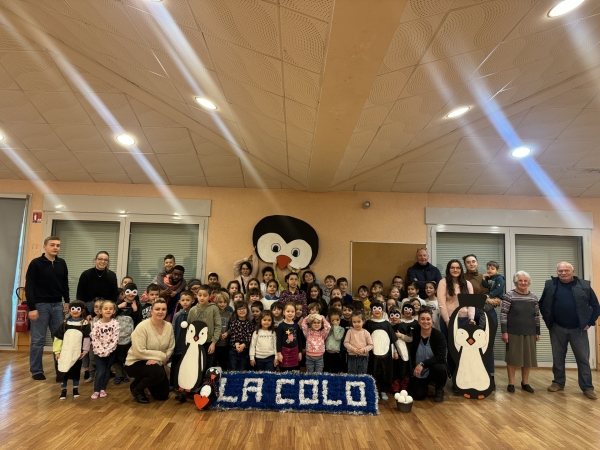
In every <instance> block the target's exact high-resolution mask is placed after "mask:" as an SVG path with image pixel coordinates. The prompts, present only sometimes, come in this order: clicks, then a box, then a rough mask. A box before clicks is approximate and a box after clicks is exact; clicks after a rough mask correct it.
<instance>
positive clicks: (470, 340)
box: [467, 338, 475, 345]
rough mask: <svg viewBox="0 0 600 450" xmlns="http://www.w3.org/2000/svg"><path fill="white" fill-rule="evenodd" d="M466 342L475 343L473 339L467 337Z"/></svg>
mask: <svg viewBox="0 0 600 450" xmlns="http://www.w3.org/2000/svg"><path fill="white" fill-rule="evenodd" d="M467 342H468V343H469V345H473V344H474V343H475V339H473V338H469V339H467Z"/></svg>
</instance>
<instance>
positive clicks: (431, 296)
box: [425, 281, 440, 330]
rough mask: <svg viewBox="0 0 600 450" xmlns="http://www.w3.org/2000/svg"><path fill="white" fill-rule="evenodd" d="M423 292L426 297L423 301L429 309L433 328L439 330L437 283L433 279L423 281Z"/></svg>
mask: <svg viewBox="0 0 600 450" xmlns="http://www.w3.org/2000/svg"><path fill="white" fill-rule="evenodd" d="M425 293H426V294H427V299H426V300H425V303H426V305H427V307H428V308H429V310H430V311H431V319H432V321H433V328H435V329H436V330H440V307H439V305H438V299H437V296H436V294H437V283H436V282H435V281H428V282H427V283H425Z"/></svg>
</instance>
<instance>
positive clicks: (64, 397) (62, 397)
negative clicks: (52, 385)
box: [58, 389, 67, 400]
mask: <svg viewBox="0 0 600 450" xmlns="http://www.w3.org/2000/svg"><path fill="white" fill-rule="evenodd" d="M66 398H67V390H66V389H63V390H62V391H60V397H58V399H59V400H65V399H66Z"/></svg>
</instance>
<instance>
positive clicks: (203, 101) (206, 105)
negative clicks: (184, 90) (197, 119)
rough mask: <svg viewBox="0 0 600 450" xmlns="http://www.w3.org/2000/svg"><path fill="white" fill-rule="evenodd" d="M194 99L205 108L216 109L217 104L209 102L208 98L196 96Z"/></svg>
mask: <svg viewBox="0 0 600 450" xmlns="http://www.w3.org/2000/svg"><path fill="white" fill-rule="evenodd" d="M196 101H197V102H198V103H200V106H202V107H204V108H206V109H213V110H214V109H217V105H215V104H214V103H213V102H211V101H210V100H206V99H205V98H202V97H196Z"/></svg>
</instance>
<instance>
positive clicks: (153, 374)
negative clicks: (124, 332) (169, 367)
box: [125, 299, 175, 403]
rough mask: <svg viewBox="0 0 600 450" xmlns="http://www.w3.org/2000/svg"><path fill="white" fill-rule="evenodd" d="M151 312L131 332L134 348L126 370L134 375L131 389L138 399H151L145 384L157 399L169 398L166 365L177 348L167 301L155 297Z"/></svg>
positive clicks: (126, 364) (126, 363) (126, 362)
mask: <svg viewBox="0 0 600 450" xmlns="http://www.w3.org/2000/svg"><path fill="white" fill-rule="evenodd" d="M151 314H152V316H151V317H150V319H147V320H144V321H142V322H140V324H139V325H138V326H137V327H136V329H135V330H134V331H133V333H132V334H131V348H130V349H129V352H128V353H127V360H126V361H125V370H126V372H127V374H128V375H129V376H130V377H131V378H135V380H133V382H132V383H131V385H130V387H129V389H130V390H131V394H132V395H133V397H134V398H135V399H136V400H137V401H138V403H150V402H149V400H148V398H147V397H146V394H145V393H144V390H145V389H146V388H148V390H149V391H150V394H152V397H153V398H154V399H155V400H166V399H167V398H169V378H168V377H167V373H166V372H165V367H164V366H165V364H167V361H168V360H169V358H170V357H171V354H172V353H173V350H174V349H175V337H174V335H173V326H172V325H171V324H170V323H169V322H166V321H165V320H164V319H165V317H166V316H167V303H166V302H165V301H164V300H162V299H159V300H156V302H154V305H152V310H151Z"/></svg>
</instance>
